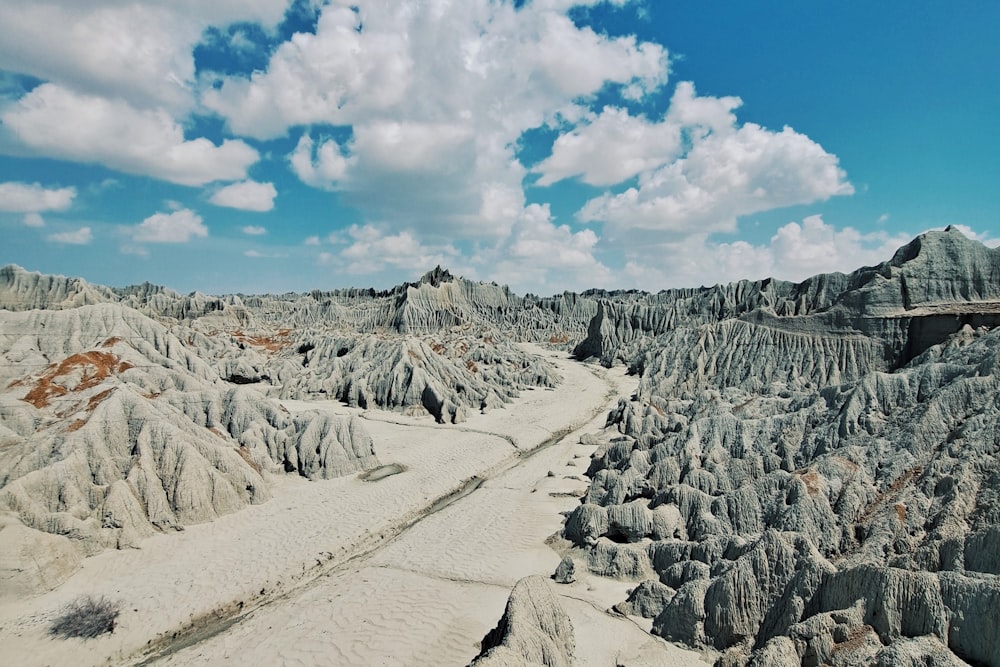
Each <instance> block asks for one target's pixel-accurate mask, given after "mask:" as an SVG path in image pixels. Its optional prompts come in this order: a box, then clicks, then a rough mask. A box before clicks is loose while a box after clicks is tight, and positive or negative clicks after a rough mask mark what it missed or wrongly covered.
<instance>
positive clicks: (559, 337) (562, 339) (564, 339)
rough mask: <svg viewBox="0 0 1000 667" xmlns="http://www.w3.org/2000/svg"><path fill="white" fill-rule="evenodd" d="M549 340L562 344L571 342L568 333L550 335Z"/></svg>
mask: <svg viewBox="0 0 1000 667" xmlns="http://www.w3.org/2000/svg"><path fill="white" fill-rule="evenodd" d="M549 342H550V343H552V344H553V345H562V344H563V343H568V342H569V336H568V335H567V334H564V333H561V334H552V335H551V336H549Z"/></svg>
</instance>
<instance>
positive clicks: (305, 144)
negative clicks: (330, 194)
mask: <svg viewBox="0 0 1000 667" xmlns="http://www.w3.org/2000/svg"><path fill="white" fill-rule="evenodd" d="M288 161H289V163H290V164H291V166H292V171H293V172H295V175H296V176H298V177H299V180H300V181H302V182H303V183H305V184H306V185H311V186H312V187H314V188H322V189H325V190H330V189H333V188H334V186H335V184H336V183H337V181H340V180H341V179H343V178H344V175H345V174H346V173H347V167H348V166H349V164H350V161H349V160H348V158H346V157H345V156H344V155H343V151H342V150H341V148H340V145H339V144H337V142H336V141H334V140H333V139H326V140H324V141H321V142H320V145H319V146H318V147H316V146H315V144H314V143H313V140H312V137H310V136H309V135H308V134H303V135H302V137H301V138H300V139H299V142H298V143H297V144H296V145H295V150H294V151H292V153H291V154H290V155H289V156H288Z"/></svg>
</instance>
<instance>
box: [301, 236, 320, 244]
mask: <svg viewBox="0 0 1000 667" xmlns="http://www.w3.org/2000/svg"><path fill="white" fill-rule="evenodd" d="M303 243H305V244H306V245H319V237H318V236H307V237H306V240H305V241H303Z"/></svg>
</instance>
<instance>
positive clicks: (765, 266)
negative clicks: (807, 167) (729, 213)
mask: <svg viewBox="0 0 1000 667" xmlns="http://www.w3.org/2000/svg"><path fill="white" fill-rule="evenodd" d="M910 238H911V237H910V235H909V234H906V233H899V234H888V233H886V232H884V231H876V232H871V233H863V232H860V231H858V230H856V229H854V228H852V227H844V228H839V229H838V228H837V227H835V226H833V225H830V224H827V223H826V222H824V221H823V219H822V218H821V217H820V216H818V215H813V216H809V217H806V218H804V219H803V220H802V221H801V222H789V223H787V224H785V225H783V226H782V227H780V228H779V229H778V230H777V231H776V232H775V234H774V235H773V236H772V237H771V238H770V240H769V241H768V243H766V244H761V245H754V244H751V243H748V242H746V241H734V242H731V243H717V242H712V241H709V240H708V239H707V237H706V236H705V235H692V236H688V237H685V238H682V239H678V240H674V241H669V242H665V243H658V244H651V245H649V246H645V247H636V248H634V249H632V250H631V251H630V252H629V253H628V254H629V259H628V262H627V263H626V267H625V274H626V275H627V276H628V277H629V281H630V283H631V284H632V285H639V286H642V287H644V288H646V289H660V288H666V287H696V286H698V285H714V284H716V283H726V282H731V281H735V280H740V279H743V278H747V279H761V278H767V277H774V278H779V279H782V280H792V281H801V280H804V279H805V278H808V277H810V276H814V275H816V274H819V273H832V272H835V271H840V272H843V273H847V272H850V271H853V270H855V269H857V268H860V267H862V266H870V265H874V264H878V263H879V262H883V261H886V260H888V259H889V258H891V257H892V255H893V253H894V252H895V251H896V249H897V248H899V247H900V246H902V245H904V244H906V243H907V242H909V240H910Z"/></svg>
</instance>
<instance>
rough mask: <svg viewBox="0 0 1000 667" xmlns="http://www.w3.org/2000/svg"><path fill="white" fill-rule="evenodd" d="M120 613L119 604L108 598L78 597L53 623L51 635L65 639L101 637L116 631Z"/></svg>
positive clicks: (50, 630)
mask: <svg viewBox="0 0 1000 667" xmlns="http://www.w3.org/2000/svg"><path fill="white" fill-rule="evenodd" d="M119 612H120V609H119V605H118V603H117V602H113V601H111V600H109V599H108V598H106V597H99V598H97V597H94V596H92V595H85V596H82V597H78V598H77V599H75V600H73V601H72V602H70V603H69V604H68V605H66V608H65V609H64V610H63V613H62V614H61V615H60V616H59V618H57V619H56V620H55V621H53V622H52V626H51V627H50V628H49V634H50V635H52V636H53V637H61V638H63V639H69V638H71V637H80V638H83V639H93V638H95V637H100V636H101V635H103V634H107V633H110V632H114V631H115V623H116V622H117V620H118V614H119Z"/></svg>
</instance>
